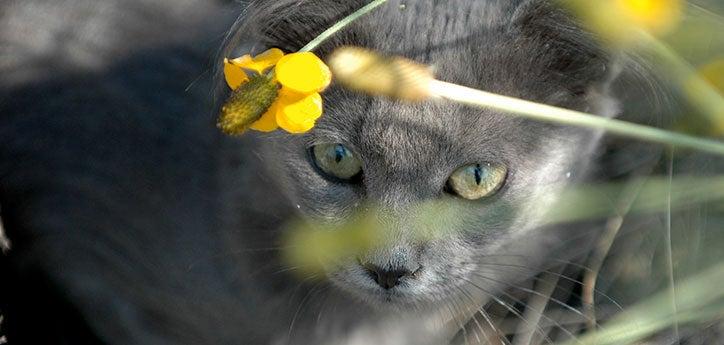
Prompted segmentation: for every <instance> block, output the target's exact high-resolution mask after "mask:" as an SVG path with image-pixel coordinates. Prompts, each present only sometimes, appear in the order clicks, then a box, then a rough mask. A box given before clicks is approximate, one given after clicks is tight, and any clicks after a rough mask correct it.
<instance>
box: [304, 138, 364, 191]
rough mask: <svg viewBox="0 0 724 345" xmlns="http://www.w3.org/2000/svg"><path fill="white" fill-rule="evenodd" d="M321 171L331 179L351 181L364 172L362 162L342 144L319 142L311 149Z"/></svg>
mask: <svg viewBox="0 0 724 345" xmlns="http://www.w3.org/2000/svg"><path fill="white" fill-rule="evenodd" d="M310 153H311V156H312V160H313V161H314V165H315V166H316V167H317V169H318V170H319V172H320V173H321V174H322V175H323V176H325V177H326V178H329V179H331V180H336V181H342V182H351V181H354V180H356V179H357V178H358V177H359V176H360V175H361V174H362V162H361V161H360V159H359V158H357V156H356V155H355V154H354V153H353V152H352V151H351V150H350V149H348V148H347V147H346V146H344V145H342V144H319V145H315V146H313V147H312V148H311V149H310Z"/></svg>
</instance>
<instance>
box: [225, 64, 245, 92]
mask: <svg viewBox="0 0 724 345" xmlns="http://www.w3.org/2000/svg"><path fill="white" fill-rule="evenodd" d="M224 78H225V79H226V84H227V85H229V87H230V88H231V89H232V90H236V89H238V88H239V86H241V84H243V83H245V82H246V81H248V80H249V77H248V76H247V75H246V73H245V72H244V70H242V69H241V67H239V66H237V65H236V64H234V63H233V62H231V61H229V59H224Z"/></svg>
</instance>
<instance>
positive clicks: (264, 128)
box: [249, 100, 280, 132]
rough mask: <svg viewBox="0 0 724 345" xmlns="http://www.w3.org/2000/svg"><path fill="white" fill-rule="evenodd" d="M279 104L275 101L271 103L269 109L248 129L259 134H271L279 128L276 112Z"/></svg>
mask: <svg viewBox="0 0 724 345" xmlns="http://www.w3.org/2000/svg"><path fill="white" fill-rule="evenodd" d="M279 106H280V102H279V100H277V101H276V102H274V103H272V105H271V106H270V107H269V109H268V110H267V111H266V112H265V113H264V114H263V115H262V116H261V117H260V118H259V120H256V121H255V122H254V123H252V124H251V125H249V128H251V129H254V130H257V131H260V132H272V131H274V130H276V129H277V128H279V125H277V112H278V111H279V109H280V108H279Z"/></svg>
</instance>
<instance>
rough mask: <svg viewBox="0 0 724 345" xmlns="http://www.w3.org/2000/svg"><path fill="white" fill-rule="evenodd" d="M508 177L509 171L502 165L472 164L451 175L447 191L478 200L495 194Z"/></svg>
mask: <svg viewBox="0 0 724 345" xmlns="http://www.w3.org/2000/svg"><path fill="white" fill-rule="evenodd" d="M507 175H508V169H507V168H506V167H505V166H504V165H502V164H494V163H482V164H470V165H466V166H462V167H460V168H458V169H457V170H455V172H453V173H452V175H450V178H449V179H448V180H447V190H448V191H449V192H451V193H454V194H456V195H459V196H460V197H462V198H465V199H468V200H478V199H481V198H484V197H487V196H491V195H493V194H495V192H497V191H498V189H500V187H501V186H502V185H503V183H504V182H505V178H506V177H507Z"/></svg>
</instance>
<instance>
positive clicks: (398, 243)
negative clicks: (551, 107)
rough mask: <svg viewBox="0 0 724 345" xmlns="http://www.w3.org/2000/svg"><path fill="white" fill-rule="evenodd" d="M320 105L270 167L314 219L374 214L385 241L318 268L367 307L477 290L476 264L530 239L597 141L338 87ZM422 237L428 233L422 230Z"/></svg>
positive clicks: (567, 131)
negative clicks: (315, 117)
mask: <svg viewBox="0 0 724 345" xmlns="http://www.w3.org/2000/svg"><path fill="white" fill-rule="evenodd" d="M326 102H327V104H328V107H327V110H326V113H325V115H324V116H323V117H322V118H321V120H320V121H319V122H318V124H317V126H316V127H315V129H314V130H312V131H311V132H310V133H308V134H306V135H304V136H301V137H296V138H293V139H291V140H283V141H282V142H281V143H277V146H276V150H277V151H275V152H276V154H281V156H280V157H279V159H278V160H276V159H275V161H276V162H277V164H275V167H274V168H273V169H274V170H276V171H281V172H283V175H284V179H285V181H286V183H285V184H286V188H287V189H288V190H290V191H291V192H290V195H291V198H292V200H293V202H294V203H296V204H297V205H298V207H299V210H300V211H301V212H302V214H303V215H304V216H306V217H308V218H310V219H312V220H314V221H323V222H330V221H331V222H340V223H344V222H345V221H346V220H348V219H349V217H351V216H353V215H354V214H355V213H357V212H364V211H366V210H368V209H370V208H374V209H375V210H376V212H375V213H374V216H375V217H377V218H378V219H377V220H378V223H379V226H380V227H381V229H380V231H381V232H382V233H383V234H384V235H385V239H384V243H383V245H382V246H381V247H379V248H375V249H373V250H370V251H366V252H363V253H354V254H351V255H350V256H349V257H347V258H345V259H343V260H340V262H336V263H334V264H333V265H329V266H328V267H327V268H326V276H327V278H328V279H329V280H330V281H331V282H333V283H334V284H335V285H337V286H339V287H340V288H342V289H343V290H346V291H348V292H350V293H352V294H353V295H355V296H357V297H359V298H361V299H363V300H366V301H369V302H371V303H373V304H374V305H393V306H396V307H400V306H404V305H406V304H416V303H420V302H423V301H425V302H427V303H428V304H429V302H430V301H435V300H442V299H444V298H445V297H448V296H451V295H454V294H456V293H458V292H459V291H460V289H461V287H463V286H465V285H469V284H474V283H473V282H478V283H477V284H485V283H484V282H481V281H480V279H479V276H478V274H479V272H480V270H481V268H483V269H484V268H485V267H481V266H480V262H481V259H482V258H483V257H484V256H495V255H504V254H505V251H504V250H505V249H503V248H505V247H506V246H507V245H509V244H511V243H513V242H516V241H517V242H521V241H533V240H532V239H529V237H528V236H527V235H526V234H528V233H529V232H531V231H534V229H535V228H536V227H537V226H538V225H539V224H540V223H542V222H543V221H544V216H543V215H542V214H543V213H544V212H545V211H546V206H548V205H550V203H552V202H553V201H554V199H555V192H556V191H557V190H558V189H559V188H562V187H563V186H564V185H565V184H566V182H567V181H568V180H569V179H571V177H572V175H576V174H578V173H579V172H581V170H582V169H584V166H585V161H584V160H585V159H586V157H587V156H588V155H589V152H587V151H588V150H589V149H590V147H591V142H592V141H595V140H594V139H593V138H592V136H591V135H590V134H589V135H584V134H583V133H582V132H580V131H575V130H570V129H565V128H562V127H556V126H550V125H546V124H542V123H535V122H530V121H525V120H521V119H519V118H515V117H513V116H509V115H504V114H499V113H496V112H494V111H485V110H477V109H469V108H464V107H460V106H455V105H451V104H442V103H438V104H432V103H429V104H419V105H411V104H403V103H397V102H393V101H389V100H384V99H371V98H365V97H362V96H359V95H353V94H350V93H347V92H344V91H341V90H339V89H333V90H330V91H329V92H328V94H327V99H326ZM281 152H283V153H281ZM431 203H434V204H435V206H434V207H432V208H430V206H429V205H430V204H431ZM440 209H444V210H445V211H440V212H439V213H435V214H432V215H431V214H430V213H429V212H435V211H436V210H440ZM340 231H343V230H340ZM429 233H433V234H436V235H435V236H424V235H422V234H429ZM521 245H522V242H521ZM527 245H530V243H528V244H527ZM542 245H543V244H541V246H542ZM532 248H534V250H541V253H540V254H542V253H543V251H544V250H545V248H537V247H536V246H535V245H534V246H532ZM529 254H530V255H532V256H534V255H537V254H535V253H529Z"/></svg>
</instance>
